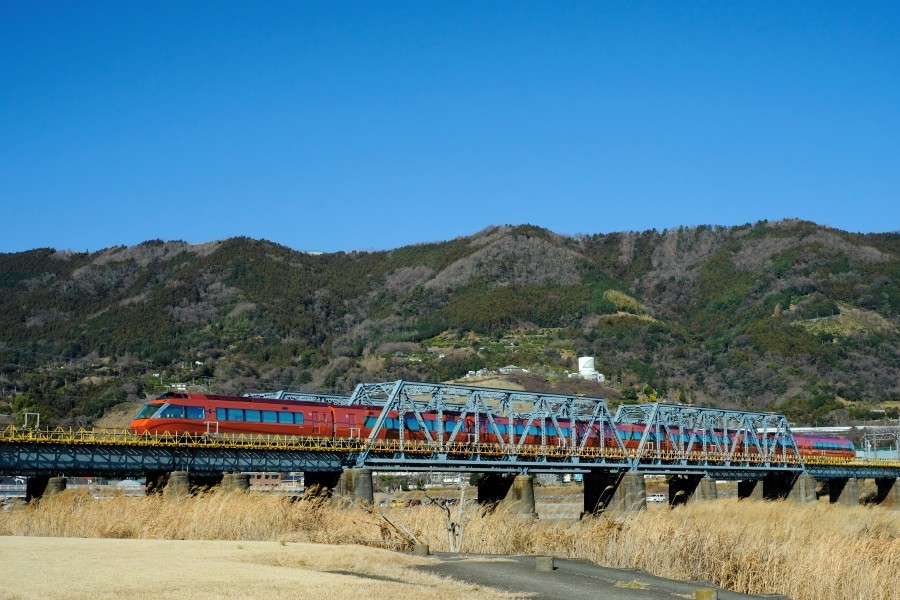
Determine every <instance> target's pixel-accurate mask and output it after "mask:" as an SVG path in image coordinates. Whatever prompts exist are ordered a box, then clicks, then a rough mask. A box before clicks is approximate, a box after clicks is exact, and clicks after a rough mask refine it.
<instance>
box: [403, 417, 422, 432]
mask: <svg viewBox="0 0 900 600" xmlns="http://www.w3.org/2000/svg"><path fill="white" fill-rule="evenodd" d="M406 428H407V429H409V430H410V431H418V430H419V429H421V427H420V426H419V422H418V421H416V420H415V419H414V418H411V417H407V418H406Z"/></svg>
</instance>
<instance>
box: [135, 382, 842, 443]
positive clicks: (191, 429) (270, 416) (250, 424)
mask: <svg viewBox="0 0 900 600" xmlns="http://www.w3.org/2000/svg"><path fill="white" fill-rule="evenodd" d="M381 412H382V408H381V407H379V406H361V405H354V406H341V405H334V404H324V403H318V402H303V401H296V400H289V401H285V400H276V399H270V398H247V397H244V396H219V395H214V394H198V393H194V392H173V393H167V394H164V395H162V396H160V397H159V398H157V399H156V400H153V401H151V402H149V403H148V404H146V405H145V406H144V407H143V408H141V410H140V412H138V414H137V415H136V416H135V418H134V420H133V421H132V422H131V429H132V431H134V432H135V433H145V432H147V433H189V434H201V435H202V434H209V433H225V434H241V433H244V434H260V433H261V434H271V435H300V436H316V437H329V438H332V437H333V438H363V437H368V436H369V434H370V433H371V431H372V428H373V427H374V426H375V422H376V420H377V419H378V417H379V416H380V415H381ZM399 419H400V415H399V414H398V413H396V412H389V413H388V415H387V418H386V421H385V423H384V424H383V426H382V428H381V430H380V431H379V433H378V436H377V437H378V438H381V439H397V438H398V437H399V435H400V422H399ZM443 420H444V440H447V439H448V438H449V435H450V433H451V432H452V431H453V430H454V429H455V428H456V427H457V425H458V423H459V420H460V419H459V414H458V413H457V414H454V413H451V412H444V414H443ZM423 421H424V426H425V428H426V429H428V431H430V432H431V436H432V439H434V438H435V437H436V435H437V432H438V429H439V426H438V425H439V421H438V415H437V414H436V413H431V414H429V413H423ZM494 422H495V424H496V425H497V429H499V431H500V434H501V435H503V436H504V437H505V438H506V439H508V434H509V433H511V431H510V429H511V428H512V429H513V431H512V433H514V434H515V440H516V442H518V441H519V438H520V436H522V435H524V436H525V439H524V443H525V444H534V445H540V444H541V431H540V427H539V426H538V425H535V424H533V423H532V424H531V425H529V424H528V422H527V421H526V420H519V419H516V420H514V421H513V422H510V420H509V419H505V418H495V419H494ZM558 423H559V431H557V430H556V428H554V427H553V426H552V425H550V424H548V426H547V440H546V443H547V445H552V446H556V445H558V444H559V441H558V438H559V437H564V438H568V437H569V436H570V435H571V433H572V432H571V429H570V428H569V427H570V422H569V421H567V420H560V421H558ZM475 427H476V424H475V419H474V417H473V416H471V415H469V416H466V417H465V418H464V419H463V424H462V426H460V433H459V434H458V435H457V436H456V438H455V439H456V440H457V441H469V440H474V438H475V433H476V431H475ZM579 427H581V426H579ZM526 428H527V430H526ZM404 429H405V431H404V438H405V439H408V440H424V439H425V434H424V432H423V431H422V424H421V423H419V421H418V420H417V419H416V418H415V417H414V416H413V415H412V414H407V415H406V417H405V422H404ZM478 429H479V431H478V439H479V441H481V442H483V443H495V442H496V441H497V438H496V434H495V433H494V430H493V428H491V427H490V426H489V424H488V422H487V420H486V419H483V418H482V419H480V420H479V422H478ZM616 429H617V430H618V433H619V437H620V439H622V441H623V443H624V444H625V447H626V448H629V449H633V448H637V446H638V444H639V442H640V439H641V437H642V435H643V433H644V426H642V425H629V424H619V425H617V426H616ZM577 433H578V439H579V440H580V439H582V437H583V436H584V433H585V431H584V430H579V431H578V432H577ZM681 435H682V436H684V437H685V439H684V441H685V442H687V441H688V438H689V436H690V432H688V431H685V432H682V433H681ZM706 435H707V436H709V435H710V434H706ZM712 435H715V436H716V437H717V440H716V441H718V442H719V443H720V444H721V445H726V446H730V445H731V444H732V443H733V441H734V438H733V437H730V438H728V439H724V437H723V436H722V434H721V432H718V433H715V434H712ZM604 438H605V439H604V442H603V443H604V445H605V446H607V447H615V446H616V442H615V439H614V436H613V433H612V429H610V428H609V427H607V428H606V429H605V431H604ZM707 441H708V442H712V441H713V440H710V439H707ZM794 442H795V443H796V445H797V451H798V452H799V453H800V454H801V455H803V456H837V457H844V458H853V457H855V456H856V454H855V451H854V447H853V442H851V441H850V440H849V439H847V438H843V437H830V436H816V435H800V434H795V435H794ZM588 445H589V446H599V445H600V440H599V437H598V436H596V435H594V436H592V437H591V438H589V439H588ZM701 445H702V443H698V444H696V449H697V450H701V449H702V448H701ZM660 446H661V449H663V450H665V449H670V447H669V444H668V442H666V441H661V442H660Z"/></svg>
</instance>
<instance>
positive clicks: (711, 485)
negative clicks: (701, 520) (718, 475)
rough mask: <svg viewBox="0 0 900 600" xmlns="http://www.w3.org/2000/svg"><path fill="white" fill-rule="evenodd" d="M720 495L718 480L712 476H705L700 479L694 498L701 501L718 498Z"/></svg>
mask: <svg viewBox="0 0 900 600" xmlns="http://www.w3.org/2000/svg"><path fill="white" fill-rule="evenodd" d="M718 497H719V490H718V488H717V487H716V480H715V479H713V478H712V477H704V478H702V479H701V480H700V484H699V485H698V486H697V489H696V490H694V498H695V499H696V500H699V501H701V502H702V501H706V500H716V499H717V498H718Z"/></svg>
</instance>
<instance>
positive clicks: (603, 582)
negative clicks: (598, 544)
mask: <svg viewBox="0 0 900 600" xmlns="http://www.w3.org/2000/svg"><path fill="white" fill-rule="evenodd" d="M435 556H438V557H439V558H440V559H441V562H440V564H437V565H429V566H423V567H417V568H418V569H421V570H424V571H429V572H431V573H436V574H438V575H441V576H445V577H451V578H453V579H461V580H464V581H467V582H469V583H471V584H474V585H484V586H490V587H493V588H498V589H503V590H507V591H510V592H514V593H523V594H528V593H530V594H533V595H530V596H527V597H528V598H529V599H531V598H533V599H535V600H674V599H676V598H677V599H679V600H684V599H685V598H694V597H695V593H696V591H697V590H700V589H718V588H716V587H715V586H714V585H712V584H707V583H702V582H688V581H675V580H671V579H663V578H661V577H655V576H653V575H648V574H647V573H644V572H643V571H632V570H626V569H609V568H606V567H600V566H597V565H595V564H592V563H589V562H587V561H579V560H570V559H559V558H557V559H556V560H555V563H556V568H555V569H554V570H553V572H550V573H548V572H539V571H537V570H536V568H535V557H533V556H489V555H474V554H462V555H461V554H449V553H438V554H436V555H435ZM718 597H719V600H738V599H741V598H763V597H765V598H782V597H781V596H748V595H745V594H738V593H735V592H728V591H724V590H718Z"/></svg>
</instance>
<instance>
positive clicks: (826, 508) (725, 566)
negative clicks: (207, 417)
mask: <svg viewBox="0 0 900 600" xmlns="http://www.w3.org/2000/svg"><path fill="white" fill-rule="evenodd" d="M382 515H383V516H382ZM453 516H454V520H455V521H456V522H458V523H460V524H461V525H462V531H463V534H462V540H461V547H460V550H461V551H463V552H473V553H478V552H483V553H496V554H552V555H556V556H561V557H573V558H585V559H588V560H592V561H594V562H596V563H598V564H601V565H606V566H610V567H623V568H639V569H644V570H646V571H648V572H650V573H653V574H655V575H659V576H662V577H669V578H674V579H696V580H707V581H713V582H715V583H717V584H718V585H720V586H722V587H725V588H728V589H732V590H735V591H739V592H744V593H751V594H762V593H769V594H785V595H788V596H790V597H791V598H793V599H794V600H818V599H820V598H830V599H847V600H850V599H857V598H866V599H867V600H894V599H895V598H896V591H897V590H898V589H900V512H897V511H892V510H889V509H886V508H882V507H873V508H867V507H862V506H860V507H845V506H839V505H829V504H827V503H812V504H805V505H798V504H793V503H791V502H754V501H737V500H730V499H726V500H718V501H716V502H708V503H695V504H693V505H690V504H689V505H687V506H685V507H680V508H678V509H675V510H667V509H659V510H649V511H646V512H642V513H637V514H630V515H621V516H615V517H596V518H591V519H585V520H583V521H580V522H578V521H575V522H573V521H559V520H553V521H550V520H547V521H543V520H535V519H527V518H526V519H523V518H520V517H515V516H511V515H508V514H506V513H503V512H502V511H496V512H494V513H493V514H483V513H482V511H481V509H480V508H478V507H474V506H473V507H469V508H466V509H465V510H464V511H462V512H461V513H460V514H459V515H457V514H456V509H454V511H453ZM446 517H447V514H446V513H445V511H444V510H442V509H440V508H437V507H435V506H421V507H415V508H406V509H400V508H398V509H384V508H382V509H377V510H375V511H371V512H370V511H367V510H363V509H361V508H353V507H351V508H348V509H340V508H335V507H333V506H332V505H331V504H329V503H327V502H322V501H318V500H305V501H299V502H293V503H292V502H290V501H289V500H287V499H283V498H275V497H270V496H262V495H252V494H249V495H248V494H231V495H228V494H219V493H211V494H203V495H199V496H195V497H193V498H188V499H184V500H180V501H175V500H166V499H164V498H162V497H158V496H150V497H142V498H124V497H119V498H109V499H103V500H95V499H93V498H92V497H90V496H89V495H86V494H78V493H74V492H71V491H66V492H64V493H62V494H59V495H57V496H53V497H50V498H46V499H44V500H42V501H41V502H40V503H38V504H37V505H33V506H28V507H23V508H19V509H14V510H9V511H5V512H2V513H0V535H6V536H55V537H88V538H92V537H104V538H137V539H159V540H178V539H186V540H233V541H241V540H244V541H250V540H256V541H266V542H270V543H276V544H277V543H278V542H280V541H284V542H303V543H324V544H368V545H384V546H389V547H393V546H395V545H397V544H402V543H404V538H406V537H408V536H409V535H410V534H412V535H413V536H415V537H416V538H417V539H418V540H419V541H420V542H423V543H427V544H429V545H430V546H431V547H432V549H434V550H447V549H448V544H449V539H448V534H447V527H446V524H447V519H446ZM407 532H409V533H407ZM6 554H8V553H7V552H4V555H6Z"/></svg>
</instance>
